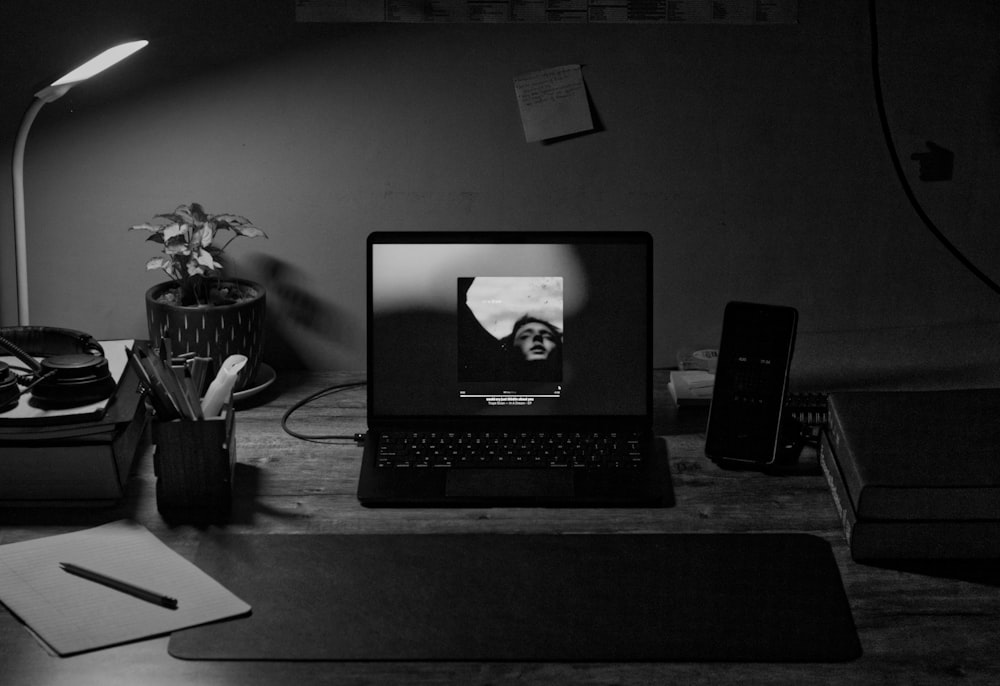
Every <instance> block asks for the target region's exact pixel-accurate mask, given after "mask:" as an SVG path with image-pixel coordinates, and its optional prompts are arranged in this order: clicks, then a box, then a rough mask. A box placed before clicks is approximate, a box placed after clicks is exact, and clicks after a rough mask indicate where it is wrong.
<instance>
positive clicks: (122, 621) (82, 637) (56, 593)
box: [0, 520, 250, 656]
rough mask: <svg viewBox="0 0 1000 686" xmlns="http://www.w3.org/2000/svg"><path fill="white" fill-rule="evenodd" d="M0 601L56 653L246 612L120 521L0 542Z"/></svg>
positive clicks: (200, 574) (148, 537)
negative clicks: (121, 586)
mask: <svg viewBox="0 0 1000 686" xmlns="http://www.w3.org/2000/svg"><path fill="white" fill-rule="evenodd" d="M60 562H69V563H73V564H76V565H80V566H82V567H86V568H88V569H91V570H94V571H97V572H100V573H103V574H106V575H108V576H111V577H114V578H117V579H121V580H125V581H128V582H129V583H131V584H134V585H136V586H140V587H143V588H148V589H150V590H155V591H156V592H158V593H161V594H163V595H166V596H171V597H173V598H176V599H177V601H178V607H177V609H176V610H171V609H168V608H165V607H160V606H158V605H155V604H153V603H150V602H147V601H145V600H142V599H140V598H136V597H134V596H132V595H128V594H126V593H122V592H121V591H117V590H115V589H112V588H108V587H107V586H103V585H101V584H98V583H95V582H93V581H90V580H87V579H82V578H80V577H78V576H74V575H72V574H68V573H67V572H65V571H63V570H62V569H61V568H60V567H59V563H60ZM0 601H2V602H3V604H4V605H6V606H7V608H8V609H9V610H10V611H11V612H12V613H13V614H14V615H16V616H17V617H18V618H20V620H21V621H22V622H24V623H25V624H26V625H27V626H28V628H29V629H30V630H31V631H32V632H34V634H35V635H36V636H38V637H39V638H40V639H41V640H42V641H44V642H45V643H46V644H47V645H48V646H49V647H50V648H51V649H52V650H54V651H55V652H56V653H57V654H59V655H63V656H65V655H72V654H74V653H80V652H85V651H88V650H94V649H96V648H104V647H107V646H111V645H116V644H119V643H126V642H129V641H135V640H139V639H143V638H150V637H153V636H158V635H161V634H166V633H169V632H171V631H176V630H178V629H184V628H188V627H192V626H197V625H199V624H205V623H207V622H213V621H217V620H220V619H227V618H231V617H236V616H239V615H245V614H248V613H249V612H250V606H249V605H248V604H247V603H245V602H243V601H242V600H240V599H239V598H237V597H236V596H235V595H233V594H232V593H231V592H230V591H228V590H227V589H226V588H225V587H223V586H222V585H221V584H219V583H218V582H216V581H215V580H214V579H213V578H212V577H210V576H208V575H207V574H205V573H204V572H203V571H201V570H200V569H199V568H198V567H196V566H195V565H193V564H192V563H190V562H188V561H187V560H186V559H184V558H183V557H181V556H180V555H178V554H177V553H175V552H174V551H173V550H171V549H170V548H169V547H167V546H166V545H165V544H164V543H162V542H161V541H160V540H159V539H158V538H156V536H154V535H153V534H152V533H150V532H149V531H148V530H147V529H146V528H145V527H143V526H140V525H139V524H136V523H134V522H130V521H126V520H121V521H117V522H112V523H110V524H105V525H103V526H99V527H95V528H92V529H86V530H83V531H78V532H74V533H69V534H60V535H56V536H49V537H47V538H40V539H35V540H32V541H23V542H20V543H10V544H7V545H3V546H0Z"/></svg>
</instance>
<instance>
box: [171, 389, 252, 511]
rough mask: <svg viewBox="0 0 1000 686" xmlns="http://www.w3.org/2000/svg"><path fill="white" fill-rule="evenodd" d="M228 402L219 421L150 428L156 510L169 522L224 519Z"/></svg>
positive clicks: (231, 415)
mask: <svg viewBox="0 0 1000 686" xmlns="http://www.w3.org/2000/svg"><path fill="white" fill-rule="evenodd" d="M235 424H236V413H235V412H234V411H233V407H232V401H231V400H230V402H229V403H228V404H227V405H226V406H225V407H223V408H222V413H221V414H220V415H219V416H218V417H211V418H207V419H201V420H192V419H174V420H171V421H161V422H157V421H154V422H153V441H154V443H155V444H156V448H155V449H154V451H153V472H154V474H155V475H156V505H157V508H158V509H159V511H160V513H161V514H162V515H164V516H165V517H168V518H171V519H178V518H186V517H193V518H196V519H202V518H205V517H206V516H208V517H212V518H218V517H221V516H225V515H227V514H228V513H229V510H230V507H231V505H232V495H233V473H234V471H235V466H236V444H235V442H234V440H233V432H234V428H235Z"/></svg>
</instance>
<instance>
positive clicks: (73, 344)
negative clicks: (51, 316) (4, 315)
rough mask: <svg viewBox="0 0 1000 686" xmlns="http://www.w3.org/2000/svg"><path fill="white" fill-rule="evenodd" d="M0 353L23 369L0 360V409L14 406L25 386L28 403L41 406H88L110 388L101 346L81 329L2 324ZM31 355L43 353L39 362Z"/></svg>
mask: <svg viewBox="0 0 1000 686" xmlns="http://www.w3.org/2000/svg"><path fill="white" fill-rule="evenodd" d="M3 352H7V353H10V354H11V355H13V356H14V357H16V358H17V359H18V360H20V361H21V363H22V364H24V365H25V367H26V369H22V368H16V369H15V368H14V367H11V366H10V365H8V364H6V363H4V362H0V412H6V411H7V410H10V409H12V408H13V407H14V406H16V405H17V402H18V399H19V398H20V396H21V395H22V394H23V393H26V392H28V391H29V390H30V391H31V398H32V402H33V403H35V404H37V405H38V406H40V407H43V408H57V407H75V406H77V405H87V404H89V403H95V402H97V401H99V400H104V399H105V398H108V397H110V396H111V394H112V393H114V391H115V380H114V378H112V376H111V371H110V369H109V368H108V361H107V360H106V359H105V358H104V348H102V347H101V344H100V343H98V342H97V340H96V339H95V338H94V337H93V336H91V335H89V334H86V333H83V332H81V331H74V330H72V329H59V328H54V327H51V326H12V327H2V328H0V353H3ZM36 357H40V358H42V360H41V362H39V361H37V360H36V359H35V358H36ZM17 371H20V372H23V373H21V374H18V373H16V372H17ZM18 385H22V386H25V389H24V390H23V391H22V390H20V389H19V388H18Z"/></svg>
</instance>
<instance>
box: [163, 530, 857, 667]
mask: <svg viewBox="0 0 1000 686" xmlns="http://www.w3.org/2000/svg"><path fill="white" fill-rule="evenodd" d="M195 562H196V564H197V565H198V566H199V567H201V568H202V569H203V570H205V571H206V572H207V573H208V574H210V575H211V576H213V577H214V578H215V579H217V580H218V581H219V582H220V583H222V584H223V585H225V586H226V587H228V588H229V589H230V590H231V591H232V592H233V593H235V594H236V595H237V596H239V597H240V598H242V599H243V600H244V601H246V602H248V603H250V604H251V605H252V606H253V613H252V615H251V616H250V617H247V618H244V619H237V620H233V621H228V622H221V623H216V624H211V625H205V626H201V627H195V628H193V629H187V630H184V631H180V632H177V633H174V634H173V635H172V636H171V638H170V643H169V648H168V649H169V652H170V654H171V655H173V656H174V657H178V658H182V659H190V660H363V661H380V660H410V661H414V660H442V661H463V660H477V661H508V660H511V661H526V662H527V661H546V662H564V661H572V662H592V661H599V662H605V661H609V662H611V661H614V662H620V661H653V662H663V661H740V662H759V661H766V662H839V661H846V660H851V659H854V658H856V657H858V656H859V655H860V654H861V647H860V644H859V642H858V637H857V632H856V630H855V626H854V620H853V618H852V616H851V610H850V606H849V604H848V601H847V597H846V595H845V593H844V588H843V584H842V582H841V579H840V573H839V570H838V568H837V564H836V561H835V560H834V558H833V553H832V550H831V549H830V546H829V544H828V543H827V542H826V541H824V540H822V539H820V538H817V537H815V536H810V535H806V534H671V535H660V534H648V535H647V534H627V535H604V534H601V535H596V534H595V535H572V534H567V535H548V534H541V535H520V534H414V535H396V534H375V535H341V534H336V535H313V534H302V535H242V536H241V535H218V536H211V537H208V538H206V539H205V540H203V541H202V543H201V544H200V547H199V549H198V552H197V557H196V560H195Z"/></svg>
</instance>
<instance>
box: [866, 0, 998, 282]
mask: <svg viewBox="0 0 1000 686" xmlns="http://www.w3.org/2000/svg"><path fill="white" fill-rule="evenodd" d="M868 13H869V27H870V30H871V55H872V83H873V85H874V88H875V105H876V107H877V109H878V116H879V121H880V122H881V124H882V135H883V136H884V138H885V144H886V148H888V150H889V157H891V158H892V166H893V167H894V168H895V170H896V176H897V177H898V178H899V182H900V184H901V185H902V187H903V192H904V193H905V194H906V198H907V200H909V201H910V205H912V206H913V209H914V210H915V211H916V213H917V216H918V217H920V220H921V221H922V222H923V223H924V226H926V227H927V229H928V230H929V231H930V232H931V233H932V234H933V235H934V237H935V238H936V239H937V240H938V241H939V242H940V243H941V244H942V245H943V246H944V247H945V248H946V249H947V250H948V252H950V253H951V254H952V255H953V256H954V257H955V259H957V260H958V261H959V262H961V263H962V265H963V266H964V267H965V268H966V269H968V270H969V271H970V272H972V274H973V275H975V276H976V278H978V279H979V280H980V281H982V282H983V283H984V284H986V286H988V287H989V288H990V289H991V290H992V291H993V292H994V293H996V294H998V295H1000V284H997V283H996V282H995V281H993V279H991V278H990V277H989V276H987V275H986V274H985V273H984V272H983V271H982V270H981V269H979V268H978V267H977V266H976V265H975V264H973V263H972V261H971V260H970V259H969V258H968V257H966V256H965V255H964V254H963V253H962V251H960V250H959V249H958V248H957V247H955V245H954V244H953V243H952V242H951V241H949V240H948V238H947V237H946V236H945V235H944V234H943V233H942V232H941V230H940V229H938V227H937V226H936V225H935V224H934V222H933V221H932V220H931V218H930V217H929V216H928V215H927V213H926V212H925V211H924V208H923V207H921V205H920V202H919V201H918V200H917V196H916V194H914V192H913V188H912V187H911V186H910V184H909V182H907V180H906V174H905V173H904V172H903V165H902V164H901V163H900V161H899V154H898V153H897V152H896V146H895V145H894V144H893V142H892V130H891V129H890V128H889V118H888V116H887V115H886V112H885V101H884V98H883V95H882V77H881V70H880V67H879V59H878V21H877V18H876V14H877V11H876V0H869V2H868Z"/></svg>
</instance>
